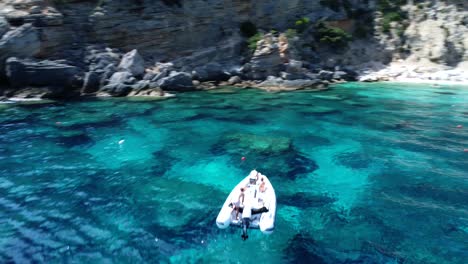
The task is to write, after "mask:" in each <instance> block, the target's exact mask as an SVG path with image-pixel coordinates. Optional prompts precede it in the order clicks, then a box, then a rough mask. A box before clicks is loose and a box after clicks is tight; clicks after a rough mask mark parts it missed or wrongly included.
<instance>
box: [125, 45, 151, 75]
mask: <svg viewBox="0 0 468 264" xmlns="http://www.w3.org/2000/svg"><path fill="white" fill-rule="evenodd" d="M119 69H120V70H124V71H128V72H130V73H132V74H133V76H140V75H143V73H145V61H144V60H143V58H142V57H141V56H140V54H139V53H138V51H137V50H132V51H130V52H129V53H127V54H125V55H124V56H123V58H122V61H120V64H119Z"/></svg>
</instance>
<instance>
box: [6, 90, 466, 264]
mask: <svg viewBox="0 0 468 264" xmlns="http://www.w3.org/2000/svg"><path fill="white" fill-rule="evenodd" d="M457 126H458V127H457ZM460 126H462V127H461V128H460ZM121 140H123V143H122V144H119V141H121ZM465 149H468V89H467V88H466V87H465V88H463V87H449V86H442V87H433V86H430V85H403V84H359V83H349V84H344V85H339V86H336V87H334V88H333V89H332V90H330V91H326V92H319V93H316V92H306V91H302V92H289V93H267V92H262V91H258V90H236V89H233V88H223V89H219V90H213V91H209V92H195V93H185V94H179V95H178V96H177V98H174V99H170V100H165V101H161V100H154V101H148V100H135V99H133V100H132V99H128V98H125V99H102V100H88V101H79V102H55V103H48V104H40V105H37V104H3V105H0V234H1V235H0V263H8V262H16V263H111V262H115V263H142V262H149V263H154V262H162V263H169V262H172V263H466V262H467V259H468V206H467V204H468V151H466V152H465V151H464V150H465ZM241 157H246V160H245V161H242V160H241ZM253 168H256V169H257V170H259V171H261V172H262V173H263V174H266V175H267V176H269V178H270V180H271V181H272V183H273V185H274V186H275V189H276V193H277V196H278V211H277V229H276V231H275V232H274V233H273V234H272V235H270V236H265V235H263V234H261V233H260V232H259V231H255V230H254V231H251V232H250V238H249V239H248V240H247V241H246V242H242V241H241V238H240V235H241V231H240V230H239V229H235V228H232V229H228V230H219V229H217V227H216V225H215V218H216V215H217V214H218V211H219V209H220V206H221V205H222V203H223V202H224V200H225V198H226V196H227V195H228V193H229V191H230V190H231V188H232V187H234V186H235V184H236V183H237V182H238V181H239V180H240V179H242V178H244V177H245V176H246V175H247V174H248V173H249V171H250V170H251V169H253Z"/></svg>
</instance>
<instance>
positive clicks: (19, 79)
mask: <svg viewBox="0 0 468 264" xmlns="http://www.w3.org/2000/svg"><path fill="white" fill-rule="evenodd" d="M6 72H7V77H8V80H9V82H10V84H11V85H12V86H14V87H23V86H39V87H40V86H55V87H59V86H60V87H64V86H65V87H67V86H73V85H74V83H75V81H76V75H77V74H78V73H79V69H78V68H77V67H75V66H71V65H68V64H66V63H64V62H62V61H47V60H45V61H30V60H20V59H17V58H14V57H12V58H9V59H8V60H7V62H6Z"/></svg>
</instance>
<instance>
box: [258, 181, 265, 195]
mask: <svg viewBox="0 0 468 264" xmlns="http://www.w3.org/2000/svg"><path fill="white" fill-rule="evenodd" d="M258 190H259V191H260V192H261V193H264V192H265V191H266V186H265V181H264V180H263V177H262V178H261V179H260V187H258Z"/></svg>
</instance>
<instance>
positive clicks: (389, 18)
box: [382, 12, 403, 32]
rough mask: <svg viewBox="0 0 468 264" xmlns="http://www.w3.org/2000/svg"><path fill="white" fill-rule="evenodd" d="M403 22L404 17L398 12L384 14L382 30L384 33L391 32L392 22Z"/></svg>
mask: <svg viewBox="0 0 468 264" xmlns="http://www.w3.org/2000/svg"><path fill="white" fill-rule="evenodd" d="M402 20H403V16H402V15H401V14H400V13H398V12H390V13H387V14H384V16H383V18H382V30H383V32H390V28H391V25H390V24H391V23H392V22H401V21H402Z"/></svg>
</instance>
